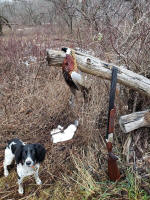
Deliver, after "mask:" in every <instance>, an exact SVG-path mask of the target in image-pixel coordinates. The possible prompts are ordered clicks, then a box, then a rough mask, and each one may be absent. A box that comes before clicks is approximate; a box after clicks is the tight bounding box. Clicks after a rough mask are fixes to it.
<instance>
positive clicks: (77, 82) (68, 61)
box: [62, 48, 89, 104]
mask: <svg viewBox="0 0 150 200" xmlns="http://www.w3.org/2000/svg"><path fill="white" fill-rule="evenodd" d="M62 51H64V52H65V53H66V57H65V59H64V62H63V64H62V72H63V76H64V79H65V81H66V83H67V84H68V86H69V88H70V90H71V92H72V94H73V95H74V96H76V91H77V90H80V91H81V92H82V94H83V97H84V100H85V102H87V98H88V93H89V90H88V88H86V87H85V86H84V78H83V77H82V75H81V74H79V73H78V72H77V71H78V69H77V62H76V58H75V53H74V51H73V50H71V49H70V48H62ZM71 104H73V99H71Z"/></svg>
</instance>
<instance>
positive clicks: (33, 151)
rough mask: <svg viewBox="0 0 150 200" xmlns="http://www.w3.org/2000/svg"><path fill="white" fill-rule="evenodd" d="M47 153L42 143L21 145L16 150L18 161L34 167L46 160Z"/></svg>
mask: <svg viewBox="0 0 150 200" xmlns="http://www.w3.org/2000/svg"><path fill="white" fill-rule="evenodd" d="M45 153H46V150H45V148H44V146H42V145H41V144H26V145H19V146H18V147H17V149H16V152H15V159H16V163H17V164H19V163H22V164H25V165H26V166H28V167H32V166H34V165H35V164H36V163H40V162H42V161H43V160H44V158H45Z"/></svg>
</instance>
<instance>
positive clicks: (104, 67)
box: [47, 49, 150, 96]
mask: <svg viewBox="0 0 150 200" xmlns="http://www.w3.org/2000/svg"><path fill="white" fill-rule="evenodd" d="M75 55H76V59H77V65H78V68H79V70H81V71H83V72H85V73H88V74H92V75H95V76H99V77H101V78H103V79H108V80H110V79H111V69H112V66H115V67H117V68H118V82H119V83H121V84H123V85H126V86H127V87H130V88H133V89H135V90H137V91H139V92H141V93H144V94H145V95H147V96H150V80H149V79H147V78H145V77H144V76H142V75H139V74H136V73H134V72H132V71H130V70H127V69H126V68H125V67H123V66H116V65H115V64H110V63H107V62H105V61H101V60H100V59H98V58H96V57H93V56H91V55H88V54H84V53H82V52H79V51H75ZM64 58H65V53H64V52H62V51H56V50H51V49H47V61H48V64H49V65H51V66H61V65H62V62H63V60H64Z"/></svg>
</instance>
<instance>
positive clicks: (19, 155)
mask: <svg viewBox="0 0 150 200" xmlns="http://www.w3.org/2000/svg"><path fill="white" fill-rule="evenodd" d="M22 150H23V145H19V146H17V148H16V151H15V160H16V163H17V164H19V163H20V162H21V161H22Z"/></svg>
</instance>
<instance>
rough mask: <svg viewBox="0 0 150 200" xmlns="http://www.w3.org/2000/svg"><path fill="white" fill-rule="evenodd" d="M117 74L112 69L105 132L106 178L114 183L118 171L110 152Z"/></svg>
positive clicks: (117, 176) (118, 176) (118, 175)
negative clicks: (106, 152)
mask: <svg viewBox="0 0 150 200" xmlns="http://www.w3.org/2000/svg"><path fill="white" fill-rule="evenodd" d="M117 72H118V69H117V68H116V67H113V68H112V80H111V88H110V95H109V110H108V121H107V132H106V147H107V150H108V176H109V179H110V180H111V181H116V180H118V179H119V178H120V171H119V169H118V166H117V160H118V158H117V156H115V155H114V154H113V152H112V147H113V146H112V143H113V134H114V120H115V113H116V109H115V106H114V102H115V93H116V84H117Z"/></svg>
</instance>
